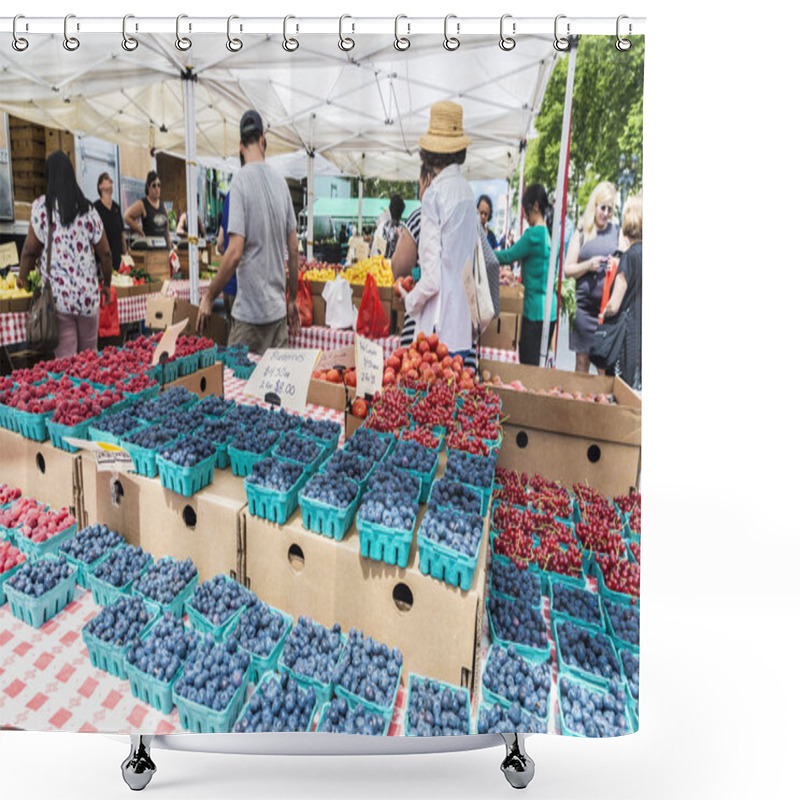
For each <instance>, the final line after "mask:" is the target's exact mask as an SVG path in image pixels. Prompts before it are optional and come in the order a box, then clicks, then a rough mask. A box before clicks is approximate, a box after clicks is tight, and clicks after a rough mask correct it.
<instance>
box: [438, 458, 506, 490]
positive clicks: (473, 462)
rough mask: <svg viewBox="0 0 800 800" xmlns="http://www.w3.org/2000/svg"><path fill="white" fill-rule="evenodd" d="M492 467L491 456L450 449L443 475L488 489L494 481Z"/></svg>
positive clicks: (493, 466)
mask: <svg viewBox="0 0 800 800" xmlns="http://www.w3.org/2000/svg"><path fill="white" fill-rule="evenodd" d="M494 468H495V459H494V457H493V456H489V457H486V456H474V455H472V454H471V453H465V452H463V451H462V450H451V451H449V452H448V454H447V466H446V467H445V471H444V477H445V478H452V479H453V480H456V481H461V482H462V483H466V484H468V485H470V486H477V487H479V488H481V489H488V488H489V487H490V486H491V485H492V483H493V481H494Z"/></svg>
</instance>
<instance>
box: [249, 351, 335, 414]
mask: <svg viewBox="0 0 800 800" xmlns="http://www.w3.org/2000/svg"><path fill="white" fill-rule="evenodd" d="M319 352H320V351H319V350H291V349H288V348H287V349H275V350H267V351H266V352H265V353H264V355H263V356H261V360H260V361H259V362H258V366H257V367H256V368H255V370H254V371H253V374H252V375H251V376H250V380H248V381H247V384H246V385H245V387H244V392H245V394H248V395H250V396H251V397H257V398H258V399H259V400H263V399H264V396H265V395H267V394H275V395H277V396H278V397H279V398H280V401H281V408H285V409H286V410H287V411H297V412H299V413H301V414H302V413H303V412H304V411H305V410H306V397H307V396H308V383H309V381H310V380H311V373H312V372H313V371H314V366H315V365H316V363H317V359H318V358H319Z"/></svg>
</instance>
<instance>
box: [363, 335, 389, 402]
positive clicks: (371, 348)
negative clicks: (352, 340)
mask: <svg viewBox="0 0 800 800" xmlns="http://www.w3.org/2000/svg"><path fill="white" fill-rule="evenodd" d="M382 386H383V347H381V345H379V344H377V343H376V342H371V341H370V340H369V339H367V338H366V337H364V336H356V396H358V397H365V396H366V395H368V394H376V393H377V392H379V391H380V390H381V387H382Z"/></svg>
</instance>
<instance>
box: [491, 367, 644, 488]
mask: <svg viewBox="0 0 800 800" xmlns="http://www.w3.org/2000/svg"><path fill="white" fill-rule="evenodd" d="M481 369H482V370H483V371H484V377H486V375H487V374H491V375H492V376H494V375H497V376H499V377H500V378H501V379H502V380H503V381H504V382H505V383H510V382H511V381H514V380H519V381H521V383H522V384H523V385H524V386H526V387H527V388H529V389H545V390H547V389H551V388H552V387H554V386H561V387H562V388H563V389H564V391H568V392H574V391H582V392H585V393H590V392H591V393H594V394H598V393H609V392H610V393H613V394H614V395H615V397H616V400H617V405H613V406H604V405H598V404H596V403H585V402H581V401H578V400H566V399H562V398H558V397H548V396H544V395H537V394H533V393H531V392H518V391H515V390H513V389H504V388H501V387H498V386H491V385H490V386H489V388H490V389H491V391H493V392H496V393H497V394H499V395H500V397H501V398H502V400H503V415H504V416H505V417H507V421H506V422H505V423H504V425H503V429H504V437H503V445H502V447H501V449H500V456H499V460H498V463H499V464H500V465H501V466H504V467H508V468H510V469H516V470H519V471H523V472H527V473H528V474H531V473H533V472H539V473H541V474H542V475H544V476H545V477H547V478H551V479H555V480H560V481H562V482H563V483H566V484H572V483H588V484H589V485H590V486H592V487H593V488H595V489H597V490H598V491H600V492H603V493H605V494H606V495H609V496H613V495H618V494H626V493H627V492H628V490H629V488H630V487H631V486H638V485H639V470H640V465H641V441H642V439H641V425H642V402H641V399H640V398H639V397H638V396H637V395H636V393H635V392H634V391H633V390H632V389H631V388H630V387H629V386H628V385H627V384H626V383H625V382H624V381H623V380H621V379H620V378H616V377H607V376H605V375H586V374H578V373H574V372H565V371H563V370H553V369H544V368H541V367H532V366H522V365H520V364H504V363H501V362H497V361H489V360H484V361H482V362H481Z"/></svg>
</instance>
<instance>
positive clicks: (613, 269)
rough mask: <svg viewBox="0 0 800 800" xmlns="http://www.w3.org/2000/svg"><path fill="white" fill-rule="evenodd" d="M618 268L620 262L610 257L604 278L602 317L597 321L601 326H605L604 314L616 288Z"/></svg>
mask: <svg viewBox="0 0 800 800" xmlns="http://www.w3.org/2000/svg"><path fill="white" fill-rule="evenodd" d="M618 267H619V261H617V259H616V258H614V257H613V256H609V259H608V267H607V268H606V274H605V277H604V278H603V297H602V298H601V300H600V316H599V317H598V318H597V321H598V322H599V323H600V324H601V325H602V324H603V314H604V313H605V311H606V306H607V305H608V301H609V300H610V299H611V289H612V288H613V286H614V279H615V278H616V277H617V268H618Z"/></svg>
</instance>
